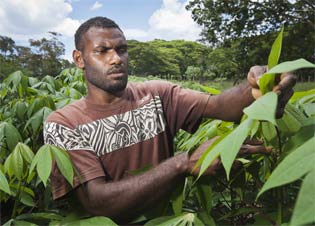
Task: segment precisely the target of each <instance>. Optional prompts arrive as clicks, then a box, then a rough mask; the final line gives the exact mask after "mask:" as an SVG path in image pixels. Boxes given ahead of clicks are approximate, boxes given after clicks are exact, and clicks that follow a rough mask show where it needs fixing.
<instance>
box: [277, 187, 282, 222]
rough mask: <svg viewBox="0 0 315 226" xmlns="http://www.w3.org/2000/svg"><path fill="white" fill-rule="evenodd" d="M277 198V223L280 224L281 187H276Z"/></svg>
mask: <svg viewBox="0 0 315 226" xmlns="http://www.w3.org/2000/svg"><path fill="white" fill-rule="evenodd" d="M277 200H278V206H277V224H278V225H281V224H282V190H281V188H277Z"/></svg>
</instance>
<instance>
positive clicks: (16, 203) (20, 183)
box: [11, 180, 22, 219]
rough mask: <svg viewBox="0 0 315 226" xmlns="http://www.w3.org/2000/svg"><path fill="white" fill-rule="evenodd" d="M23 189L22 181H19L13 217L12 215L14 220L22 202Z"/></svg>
mask: <svg viewBox="0 0 315 226" xmlns="http://www.w3.org/2000/svg"><path fill="white" fill-rule="evenodd" d="M21 187H22V181H21V180H19V183H18V189H17V198H16V199H15V200H14V206H13V210H12V215H11V218H12V219H14V218H15V217H16V213H17V206H18V203H19V201H20V196H21Z"/></svg>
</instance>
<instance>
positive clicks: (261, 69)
mask: <svg viewBox="0 0 315 226" xmlns="http://www.w3.org/2000/svg"><path fill="white" fill-rule="evenodd" d="M266 71H267V66H253V67H251V68H250V70H249V72H248V74H247V80H248V83H249V84H250V85H251V87H253V88H259V86H258V80H259V78H260V77H261V76H262V75H263V74H264V73H265V72H266Z"/></svg>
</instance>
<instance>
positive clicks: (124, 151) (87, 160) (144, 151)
mask: <svg viewBox="0 0 315 226" xmlns="http://www.w3.org/2000/svg"><path fill="white" fill-rule="evenodd" d="M208 97H209V95H208V94H204V93H200V92H196V91H192V90H187V89H182V88H181V87H179V86H177V85H174V84H171V83H168V82H162V81H148V82H142V83H128V86H127V88H126V89H125V91H124V94H123V96H122V98H121V100H120V101H119V102H117V103H115V104H108V105H101V104H100V105H98V104H93V103H90V102H89V101H88V100H86V99H81V100H78V101H75V102H73V103H72V104H69V105H68V106H66V107H64V108H62V109H59V110H57V111H55V112H53V113H52V114H51V115H50V116H49V117H48V118H47V119H46V121H45V125H44V140H45V143H46V144H52V145H55V146H59V147H61V148H64V149H66V150H67V151H68V153H69V154H70V156H71V159H72V161H73V163H74V165H75V167H76V169H77V170H78V172H79V174H80V180H79V178H78V177H77V176H75V177H74V187H77V186H78V185H79V184H80V183H84V182H86V181H89V180H92V179H95V178H97V177H105V178H106V180H107V181H117V180H120V179H121V178H123V177H126V176H130V172H131V171H133V170H136V169H139V168H143V167H146V166H155V165H157V164H159V163H160V162H161V161H163V160H165V159H167V158H169V157H170V156H172V155H173V138H174V135H175V134H176V132H177V131H178V130H179V129H184V130H186V131H188V132H194V131H195V130H196V129H197V127H198V126H199V123H200V121H201V118H202V114H203V111H204V108H205V106H206V103H207V100H208ZM51 182H52V191H53V198H54V199H57V198H60V197H62V196H64V195H65V194H67V193H68V192H69V191H70V190H71V189H72V188H71V186H70V185H69V184H68V183H67V182H66V180H65V179H64V178H63V176H62V175H61V174H60V172H59V170H58V168H57V166H56V164H54V166H53V170H52V175H51Z"/></svg>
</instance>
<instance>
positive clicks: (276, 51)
mask: <svg viewBox="0 0 315 226" xmlns="http://www.w3.org/2000/svg"><path fill="white" fill-rule="evenodd" d="M283 30H284V27H282V28H281V30H280V33H279V34H278V36H277V38H276V40H275V41H274V43H273V44H272V47H271V51H270V54H269V57H268V69H271V68H273V67H274V66H276V65H277V64H278V61H279V58H280V54H281V47H282V37H283Z"/></svg>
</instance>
